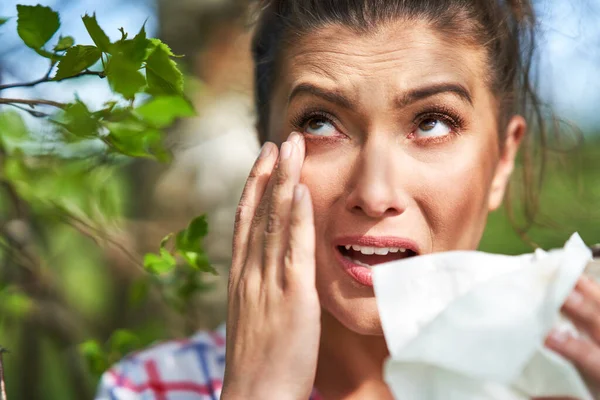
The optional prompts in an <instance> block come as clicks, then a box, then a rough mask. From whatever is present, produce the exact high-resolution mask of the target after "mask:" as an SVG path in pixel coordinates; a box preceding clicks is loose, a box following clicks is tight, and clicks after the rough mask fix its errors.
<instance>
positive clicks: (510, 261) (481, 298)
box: [373, 234, 593, 400]
mask: <svg viewBox="0 0 600 400" xmlns="http://www.w3.org/2000/svg"><path fill="white" fill-rule="evenodd" d="M591 260H592V257H591V252H590V250H589V249H588V248H587V246H586V245H585V244H584V243H583V241H582V240H581V238H580V237H579V235H577V234H574V235H573V236H572V237H571V238H570V239H569V241H568V242H567V243H566V245H565V246H564V248H562V249H557V250H551V251H548V252H545V251H541V250H537V251H536V252H535V253H532V254H525V255H520V256H506V255H495V254H488V253H483V252H477V251H451V252H444V253H435V254H430V255H424V256H419V257H414V258H409V259H405V260H399V261H394V262H390V263H386V264H381V265H378V266H377V267H376V268H374V269H373V284H374V289H375V297H376V299H377V306H378V309H379V313H380V317H381V323H382V327H383V332H384V336H385V339H386V342H387V346H388V349H389V352H390V357H389V359H388V360H387V361H386V362H385V365H384V376H385V380H386V382H387V384H388V386H389V387H390V389H391V391H392V393H393V394H394V396H395V397H396V398H398V399H406V400H481V399H490V400H521V399H528V400H529V399H531V398H532V397H559V396H564V397H572V398H576V399H581V400H592V399H593V397H592V392H591V389H590V388H589V387H588V386H586V383H585V381H584V379H583V378H582V377H581V375H580V374H579V372H578V371H577V369H576V368H575V367H574V366H573V365H572V364H571V363H570V362H568V361H567V360H566V359H564V358H563V357H561V356H560V355H558V354H556V353H554V352H552V351H551V350H549V349H547V348H546V347H544V339H545V337H546V336H547V335H548V333H549V332H550V330H551V329H552V328H557V329H568V330H570V331H571V332H573V333H574V334H577V332H576V329H575V328H574V326H573V325H572V324H571V323H570V322H569V321H567V320H566V319H565V318H564V317H562V316H561V313H560V308H561V306H562V304H563V303H564V301H565V299H566V297H567V296H568V295H569V293H571V291H572V290H573V288H574V286H575V284H576V282H577V280H578V278H579V277H580V276H581V275H582V273H583V272H584V270H585V268H586V266H587V265H588V262H590V261H591Z"/></svg>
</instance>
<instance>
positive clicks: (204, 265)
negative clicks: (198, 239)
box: [182, 251, 219, 275]
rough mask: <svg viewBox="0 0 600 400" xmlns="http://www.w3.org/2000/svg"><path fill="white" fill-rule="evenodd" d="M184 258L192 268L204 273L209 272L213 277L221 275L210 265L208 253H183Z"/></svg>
mask: <svg viewBox="0 0 600 400" xmlns="http://www.w3.org/2000/svg"><path fill="white" fill-rule="evenodd" d="M182 255H183V258H185V260H186V261H187V262H188V264H190V265H191V266H192V267H194V268H196V269H199V270H200V271H202V272H208V273H211V274H213V275H219V273H218V272H217V270H216V269H214V268H213V266H212V265H211V264H210V261H209V260H208V256H207V255H206V253H197V252H190V251H187V252H184V253H182Z"/></svg>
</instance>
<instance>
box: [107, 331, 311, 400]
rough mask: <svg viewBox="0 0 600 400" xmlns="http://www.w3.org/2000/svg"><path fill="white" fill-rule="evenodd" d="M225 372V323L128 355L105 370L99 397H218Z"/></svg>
mask: <svg viewBox="0 0 600 400" xmlns="http://www.w3.org/2000/svg"><path fill="white" fill-rule="evenodd" d="M224 373H225V326H224V325H222V326H221V327H219V328H218V329H217V330H215V331H214V332H199V333H197V334H196V335H194V336H192V337H190V338H188V339H184V340H174V341H170V342H165V343H161V344H158V345H155V346H152V347H150V348H148V349H145V350H142V351H141V352H137V353H133V354H131V355H129V356H127V357H126V358H124V359H123V360H122V361H120V362H119V363H118V364H116V365H115V366H113V367H112V368H111V369H109V370H108V371H106V372H105V373H104V375H103V376H102V379H101V380H100V385H99V387H98V391H97V393H96V400H218V399H219V397H220V396H221V389H222V388H223V375H224ZM309 400H319V396H318V395H317V394H316V392H315V393H313V395H311V397H310V399H309Z"/></svg>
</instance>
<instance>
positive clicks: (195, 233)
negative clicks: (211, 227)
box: [187, 215, 208, 243]
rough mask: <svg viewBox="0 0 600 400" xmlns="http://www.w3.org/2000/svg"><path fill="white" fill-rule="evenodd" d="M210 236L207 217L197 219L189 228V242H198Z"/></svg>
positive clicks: (202, 216)
mask: <svg viewBox="0 0 600 400" xmlns="http://www.w3.org/2000/svg"><path fill="white" fill-rule="evenodd" d="M207 234H208V222H207V221H206V215H201V216H199V217H196V218H194V219H193V220H192V222H190V224H189V225H188V227H187V240H188V242H192V243H193V242H198V241H200V240H202V238H204V237H205V236H206V235H207Z"/></svg>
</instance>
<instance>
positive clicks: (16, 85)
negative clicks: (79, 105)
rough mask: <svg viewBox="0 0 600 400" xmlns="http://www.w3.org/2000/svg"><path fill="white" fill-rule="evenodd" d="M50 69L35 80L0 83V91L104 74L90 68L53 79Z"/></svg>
mask: <svg viewBox="0 0 600 400" xmlns="http://www.w3.org/2000/svg"><path fill="white" fill-rule="evenodd" d="M51 71H52V68H50V70H49V71H48V73H46V75H45V76H44V77H42V78H40V79H36V80H35V81H31V82H23V83H9V84H6V85H0V91H1V90H5V89H14V88H26V87H32V86H36V85H39V84H40V83H46V82H60V81H64V80H67V79H75V78H80V77H82V76H88V75H92V76H99V77H100V78H104V77H105V76H106V75H105V74H104V72H103V71H90V70H87V69H86V70H85V71H83V72H80V73H78V74H77V75H73V76H69V77H66V78H62V79H56V80H54V79H50V72H51Z"/></svg>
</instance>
